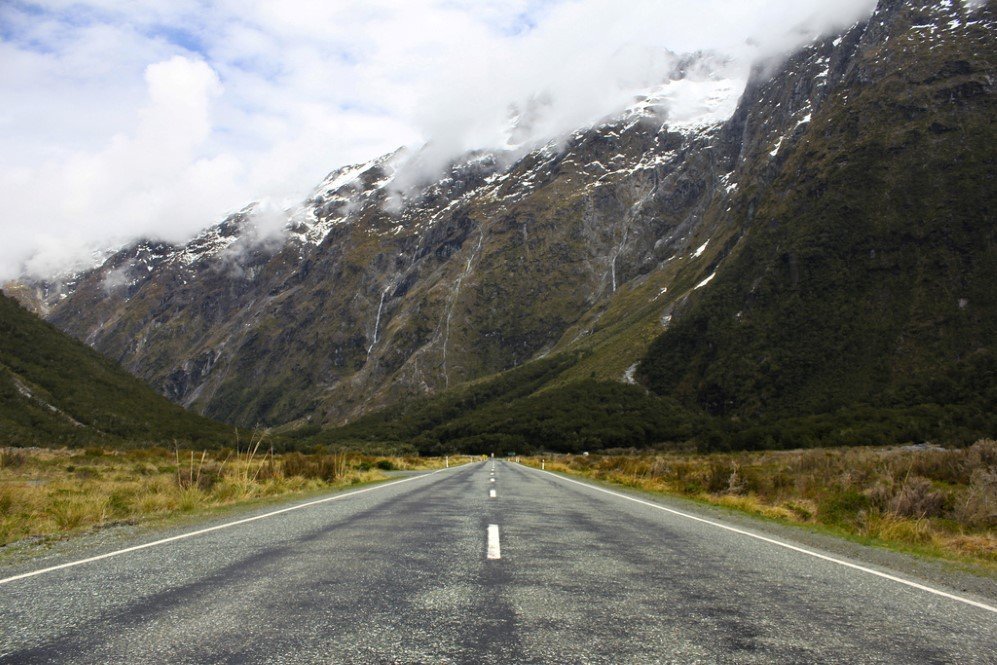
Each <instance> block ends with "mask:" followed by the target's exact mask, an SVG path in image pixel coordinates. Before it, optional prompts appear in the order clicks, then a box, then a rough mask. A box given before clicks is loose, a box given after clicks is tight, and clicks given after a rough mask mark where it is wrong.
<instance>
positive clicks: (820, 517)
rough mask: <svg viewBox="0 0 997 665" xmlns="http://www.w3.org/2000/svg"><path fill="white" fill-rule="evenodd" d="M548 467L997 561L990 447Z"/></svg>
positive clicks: (994, 446) (996, 490)
mask: <svg viewBox="0 0 997 665" xmlns="http://www.w3.org/2000/svg"><path fill="white" fill-rule="evenodd" d="M547 468H549V469H555V470H556V469H560V470H563V471H568V472H575V473H581V474H583V475H587V476H590V477H593V478H599V479H602V480H608V481H611V482H616V483H620V484H623V485H629V486H633V487H639V488H641V489H646V490H651V491H660V492H666V493H673V494H679V495H683V496H688V497H693V498H697V499H702V500H706V501H709V502H711V503H714V504H719V505H724V506H728V507H731V508H736V509H738V510H744V511H747V512H750V513H754V514H757V515H763V516H766V517H771V518H775V519H781V520H786V521H791V522H800V523H810V524H820V525H825V526H830V527H834V528H836V529H839V530H843V531H845V532H847V533H852V534H855V535H860V536H864V537H868V538H874V539H876V540H879V541H883V542H886V543H890V544H895V545H901V546H912V547H914V548H915V549H921V550H924V551H929V550H930V551H931V552H934V553H940V554H946V555H954V556H956V557H963V558H970V559H974V560H977V561H982V562H985V563H987V564H995V563H997V441H994V440H991V439H984V440H981V441H978V442H976V443H975V444H973V445H972V446H970V447H967V448H952V449H946V448H940V447H912V446H905V447H889V448H835V449H815V450H802V451H766V452H743V453H718V454H712V455H697V454H688V453H659V454H619V455H592V456H588V457H586V456H571V455H566V456H560V457H558V458H556V459H554V460H549V461H548V462H547Z"/></svg>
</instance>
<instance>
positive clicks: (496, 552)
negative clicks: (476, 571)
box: [487, 524, 502, 560]
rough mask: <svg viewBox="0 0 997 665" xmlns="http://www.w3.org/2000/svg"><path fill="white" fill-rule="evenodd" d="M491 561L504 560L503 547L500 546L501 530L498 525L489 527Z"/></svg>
mask: <svg viewBox="0 0 997 665" xmlns="http://www.w3.org/2000/svg"><path fill="white" fill-rule="evenodd" d="M487 557H488V558H489V559H493V560H494V559H501V558H502V547H501V545H500V544H499V528H498V524H489V525H488V554H487Z"/></svg>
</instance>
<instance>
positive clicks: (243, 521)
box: [0, 466, 460, 584]
mask: <svg viewBox="0 0 997 665" xmlns="http://www.w3.org/2000/svg"><path fill="white" fill-rule="evenodd" d="M459 468H460V467H459V466H453V467H450V468H449V469H446V468H444V469H437V470H436V471H431V472H429V473H423V474H420V475H418V476H413V477H411V478H403V479H401V480H393V481H391V482H390V483H383V484H380V485H375V486H373V487H367V488H364V489H360V490H353V491H352V492H346V493H344V494H337V495H335V496H329V497H326V498H324V499H316V500H315V501H308V502H307V503H300V504H298V505H295V506H290V507H288V508H281V509H280V510H274V511H271V512H269V513H264V514H262V515H255V516H253V517H246V518H244V519H241V520H236V521H234V522H226V523H225V524H218V525H215V526H211V527H208V528H206V529H198V530H197V531H190V532H188V533H181V534H179V535H177V536H171V537H169V538H162V539H160V540H154V541H152V542H150V543H143V544H141V545H135V546H134V547H126V548H125V549H122V550H115V551H114V552H107V553H106V554H99V555H97V556H92V557H89V558H86V559H80V560H78V561H70V562H69V563H61V564H59V565H58V566H49V567H48V568H41V569H39V570H32V571H31V572H27V573H21V574H20V575H14V576H13V577H7V578H4V579H0V584H8V583H10V582H15V581H17V580H23V579H24V578H26V577H34V576H36V575H42V574H44V573H51V572H53V571H56V570H62V569H64V568H72V567H74V566H82V565H83V564H85V563H93V562H94V561H100V560H101V559H110V558H111V557H115V556H119V555H121V554H128V553H129V552H137V551H138V550H144V549H147V548H149V547H155V546H157V545H165V544H166V543H172V542H174V541H177V540H184V539H186V538H193V537H194V536H200V535H203V534H205V533H211V532H212V531H220V530H222V529H228V528H230V527H233V526H239V525H240V524H247V523H249V522H255V521H256V520H262V519H265V518H267V517H273V516H274V515H281V514H283V513H289V512H291V511H292V510H300V509H302V508H308V507H309V506H315V505H318V504H320V503H329V502H330V501H338V500H339V499H345V498H347V497H351V496H356V495H357V494H364V493H365V492H373V491H374V490H379V489H383V488H385V487H391V486H392V485H399V484H401V483H407V482H410V481H413V480H419V479H420V478H428V477H429V476H432V475H434V474H437V473H440V472H441V471H449V470H451V469H459Z"/></svg>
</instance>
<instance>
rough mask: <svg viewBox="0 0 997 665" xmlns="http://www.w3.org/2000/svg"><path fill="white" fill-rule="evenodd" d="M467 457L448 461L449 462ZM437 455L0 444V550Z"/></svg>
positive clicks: (313, 485)
mask: <svg viewBox="0 0 997 665" xmlns="http://www.w3.org/2000/svg"><path fill="white" fill-rule="evenodd" d="M465 461H466V458H453V457H452V458H451V460H450V463H451V465H456V464H460V463H463V462H465ZM443 465H444V460H443V459H442V458H439V459H437V458H421V457H416V456H411V457H401V456H399V457H373V456H368V455H360V454H353V453H345V452H339V453H333V454H308V455H306V454H302V453H288V454H276V455H275V454H273V453H271V452H270V451H269V450H262V445H261V443H260V441H259V440H255V441H252V442H250V444H249V446H248V447H247V448H246V449H244V450H239V449H237V450H230V451H224V450H223V451H218V450H213V451H192V450H184V451H180V450H167V449H165V448H145V449H129V450H117V449H101V448H87V449H85V450H78V449H76V450H69V449H41V448H0V547H3V546H6V545H8V544H11V543H14V542H17V541H22V540H25V539H33V540H46V539H51V538H61V537H65V536H69V535H73V534H77V533H82V532H86V531H91V530H94V529H100V528H103V527H107V526H114V525H120V524H138V523H142V522H147V521H151V520H157V519H168V518H172V517H176V516H182V515H193V514H197V513H200V512H205V511H208V510H214V509H217V508H222V507H226V506H236V505H239V504H246V503H253V502H257V501H260V500H267V499H277V498H280V497H292V496H296V495H302V494H306V493H316V492H320V491H323V490H332V489H338V488H342V487H346V486H350V485H357V484H360V483H369V482H375V481H379V480H385V479H387V478H389V477H390V475H389V474H390V472H392V471H416V470H430V469H436V468H440V467H442V466H443Z"/></svg>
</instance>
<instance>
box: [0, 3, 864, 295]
mask: <svg viewBox="0 0 997 665" xmlns="http://www.w3.org/2000/svg"><path fill="white" fill-rule="evenodd" d="M874 5H875V0H833V1H831V0H696V2H689V0H627V2H620V0H328V1H324V2H323V1H319V0H282V1H280V2H276V1H272V2H264V1H262V0H238V1H237V0H219V1H217V2H204V1H198V0H160V1H153V0H81V1H78V2H76V1H71V0H45V1H42V2H27V1H24V0H0V99H2V100H3V104H2V105H0V202H2V204H0V233H2V237H3V242H2V243H0V280H2V279H9V278H12V277H15V276H17V275H19V274H28V275H31V276H35V277H46V276H54V275H57V274H59V273H65V272H69V271H72V270H74V269H77V268H79V267H84V266H86V265H87V264H88V263H89V262H92V261H93V259H92V256H93V252H94V251H98V250H101V249H104V250H106V249H113V248H116V247H119V246H121V245H122V244H124V243H125V242H128V241H130V240H134V239H137V238H143V237H149V238H156V239H161V240H167V241H171V242H181V241H184V240H186V239H188V238H190V237H192V236H193V235H194V234H196V233H197V232H198V231H199V230H201V229H203V228H205V227H207V226H209V225H211V224H214V223H217V222H218V221H220V220H221V219H222V218H224V216H225V215H226V214H228V213H230V212H233V211H235V210H239V209H241V208H243V207H244V206H245V205H246V204H248V203H250V202H253V201H259V200H263V201H266V202H268V204H269V205H270V207H271V208H272V207H273V206H274V205H277V206H282V205H291V204H293V203H297V202H299V201H300V200H301V199H302V198H303V197H304V196H305V195H307V193H308V192H309V191H310V190H311V189H312V188H313V187H314V186H316V185H317V184H318V183H319V182H320V181H321V180H322V178H323V177H325V175H326V174H327V173H329V172H330V171H332V170H334V169H335V168H338V167H340V166H343V165H346V164H353V163H357V162H362V161H366V160H368V159H371V158H373V157H376V156H378V155H381V154H384V153H387V152H391V151H393V150H395V149H396V148H398V147H400V146H403V145H404V146H411V147H419V146H425V145H427V144H428V145H429V146H430V147H431V150H427V152H426V154H431V155H433V157H434V159H435V162H437V163H442V162H444V161H446V160H447V159H450V158H453V157H455V156H457V155H459V154H460V153H461V152H463V151H466V150H469V149H495V148H499V147H501V146H502V145H504V144H505V143H506V142H507V140H508V138H509V137H508V126H509V119H510V115H511V114H512V113H513V112H514V110H515V109H519V110H523V109H528V108H537V107H540V108H541V109H542V114H541V116H540V117H539V119H538V120H537V122H535V123H534V124H532V125H531V132H532V134H531V136H530V137H529V138H530V139H531V140H535V141H540V140H546V139H551V138H556V137H557V136H558V135H559V134H563V133H567V132H570V131H573V130H575V129H578V128H581V127H584V126H586V125H587V124H591V123H593V122H596V121H598V120H599V119H600V118H604V117H606V116H607V115H610V114H612V113H613V112H614V111H618V110H619V109H621V108H623V107H625V106H626V105H627V104H628V103H629V102H632V101H633V99H634V96H635V95H636V94H639V93H640V92H641V91H643V90H646V89H647V88H648V87H651V86H654V85H656V84H659V83H661V82H662V81H663V80H665V79H667V77H668V74H669V73H670V70H671V68H672V67H673V66H674V58H673V57H672V56H671V55H669V54H670V53H672V54H684V53H691V52H695V51H702V50H705V51H714V52H717V53H719V54H722V55H723V56H724V58H727V59H728V64H727V65H726V66H725V71H724V72H723V76H725V77H728V78H731V79H732V80H738V81H741V82H742V83H743V81H744V80H745V79H746V76H747V72H748V70H749V68H750V66H751V64H752V63H754V62H757V61H759V60H762V59H766V58H771V57H776V56H778V54H784V53H788V52H790V51H792V50H794V49H795V48H798V47H799V46H801V45H802V44H804V43H806V42H808V41H810V40H812V39H813V38H814V37H815V36H817V35H820V34H830V33H832V32H836V31H840V30H841V29H843V28H846V27H847V26H849V25H851V24H853V23H854V22H855V21H857V20H860V19H861V18H863V17H864V16H867V15H868V14H869V13H870V12H871V11H872V9H873V8H874ZM430 161H433V160H430ZM437 165H438V164H437Z"/></svg>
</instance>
